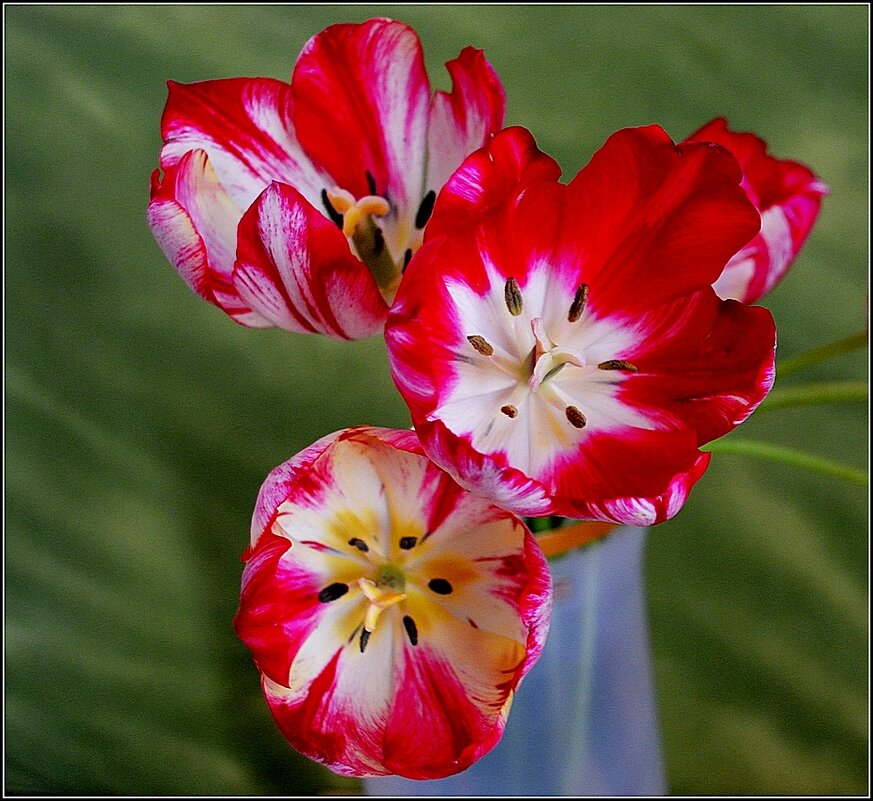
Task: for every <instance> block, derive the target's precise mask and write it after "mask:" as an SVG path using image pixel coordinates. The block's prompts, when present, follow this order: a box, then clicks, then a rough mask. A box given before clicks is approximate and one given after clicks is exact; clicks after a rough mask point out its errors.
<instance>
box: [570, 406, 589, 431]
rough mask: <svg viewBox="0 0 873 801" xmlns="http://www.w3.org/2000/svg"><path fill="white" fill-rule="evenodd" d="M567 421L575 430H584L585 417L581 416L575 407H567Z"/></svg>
mask: <svg viewBox="0 0 873 801" xmlns="http://www.w3.org/2000/svg"><path fill="white" fill-rule="evenodd" d="M567 419H568V420H569V421H570V423H571V425H573V426H575V427H576V428H585V424H586V423H587V422H588V421H587V420H586V419H585V415H584V414H582V412H580V411H579V410H578V409H577V408H576V407H575V406H568V407H567Z"/></svg>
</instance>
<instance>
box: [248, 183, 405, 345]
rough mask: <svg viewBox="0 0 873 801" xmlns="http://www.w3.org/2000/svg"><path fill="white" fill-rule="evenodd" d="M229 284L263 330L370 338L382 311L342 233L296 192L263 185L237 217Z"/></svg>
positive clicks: (380, 322)
mask: <svg viewBox="0 0 873 801" xmlns="http://www.w3.org/2000/svg"><path fill="white" fill-rule="evenodd" d="M238 239H239V244H238V251H239V258H238V260H237V263H236V267H235V269H234V272H233V284H234V287H235V288H236V291H237V292H238V293H239V296H240V297H241V298H242V299H243V300H244V301H245V302H246V303H247V304H248V305H249V306H250V307H251V308H252V309H254V310H255V311H257V312H258V313H259V314H260V315H261V316H262V317H264V319H266V320H268V321H269V322H270V324H272V325H274V326H277V327H278V328H284V329H286V330H288V331H299V332H302V333H311V332H318V333H321V334H328V335H329V336H333V337H336V338H339V339H359V338H361V337H366V336H371V335H373V334H376V333H378V332H379V331H380V330H381V328H382V325H383V323H384V319H385V314H386V313H387V311H388V306H387V305H386V303H385V300H384V298H383V297H382V295H381V294H380V292H379V288H378V287H377V285H376V282H375V280H374V278H373V276H372V275H371V274H370V272H369V271H367V270H364V269H361V263H360V262H359V261H358V260H357V259H356V258H355V257H354V256H353V255H352V254H351V253H350V251H349V248H348V245H347V243H346V240H345V238H344V237H343V235H342V233H341V232H340V231H339V229H337V227H336V226H335V225H334V224H333V223H331V222H330V221H329V220H327V219H326V218H325V217H324V215H322V214H319V213H318V212H317V211H316V210H315V209H314V208H313V207H312V206H311V205H310V204H309V203H307V202H306V199H305V198H304V197H302V196H301V195H300V193H299V192H297V190H295V189H294V188H293V187H290V186H288V185H286V184H278V183H274V184H271V185H270V186H268V187H267V188H266V189H265V190H264V191H263V193H262V194H261V196H260V197H259V198H258V199H257V201H256V202H255V203H253V204H252V206H251V208H249V210H248V211H247V212H246V214H245V216H244V217H243V220H242V223H241V224H240V226H239V234H238Z"/></svg>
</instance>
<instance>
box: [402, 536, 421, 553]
mask: <svg viewBox="0 0 873 801" xmlns="http://www.w3.org/2000/svg"><path fill="white" fill-rule="evenodd" d="M416 542H418V537H401V538H400V547H401V548H403V550H404V551H408V550H410V549H411V548H414V547H415V543H416Z"/></svg>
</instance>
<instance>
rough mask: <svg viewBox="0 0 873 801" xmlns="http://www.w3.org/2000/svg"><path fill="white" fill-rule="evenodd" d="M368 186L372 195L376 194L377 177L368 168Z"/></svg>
mask: <svg viewBox="0 0 873 801" xmlns="http://www.w3.org/2000/svg"><path fill="white" fill-rule="evenodd" d="M367 188H368V189H369V190H370V194H371V195H375V194H376V179H375V178H374V177H373V173H371V172H370V171H369V170H367Z"/></svg>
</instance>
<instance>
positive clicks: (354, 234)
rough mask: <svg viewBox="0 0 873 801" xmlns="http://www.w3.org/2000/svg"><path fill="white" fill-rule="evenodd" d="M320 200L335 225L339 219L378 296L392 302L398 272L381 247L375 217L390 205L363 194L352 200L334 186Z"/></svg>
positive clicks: (389, 256)
mask: <svg viewBox="0 0 873 801" xmlns="http://www.w3.org/2000/svg"><path fill="white" fill-rule="evenodd" d="M323 199H324V200H325V201H326V202H325V206H326V207H328V206H329V208H328V214H330V211H331V209H333V211H334V214H330V216H331V219H333V220H334V221H335V222H337V224H339V219H342V225H341V228H342V232H343V235H344V236H346V237H348V238H350V239H351V240H352V242H353V243H354V245H355V249H356V250H357V252H358V257H359V258H360V259H361V261H362V262H364V264H366V265H367V268H368V269H369V270H370V272H371V273H372V274H373V278H375V279H376V284H377V285H378V287H379V290H380V292H381V293H382V296H383V297H384V298H385V300H386V301H387V302H389V303H391V302H393V300H394V295H395V294H396V292H397V286H398V284H399V283H400V275H401V270H400V269H399V268H398V266H397V264H396V263H395V262H394V259H393V258H392V256H391V253H390V251H389V249H388V248H387V247H386V246H385V236H384V234H383V233H382V229H381V228H380V227H379V226H378V225H376V222H375V219H374V218H375V217H384V216H385V215H386V214H388V212H389V211H391V204H390V203H389V202H388V201H387V200H386V199H385V198H384V197H380V196H379V195H365V196H364V197H362V198H360V199H359V200H355V197H354V195H352V193H351V192H347V191H346V190H345V189H340V188H339V187H337V186H335V187H333V189H328V190H325V192H324V195H323Z"/></svg>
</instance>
